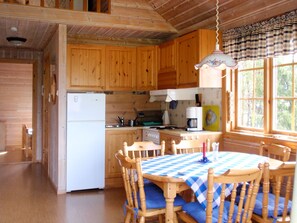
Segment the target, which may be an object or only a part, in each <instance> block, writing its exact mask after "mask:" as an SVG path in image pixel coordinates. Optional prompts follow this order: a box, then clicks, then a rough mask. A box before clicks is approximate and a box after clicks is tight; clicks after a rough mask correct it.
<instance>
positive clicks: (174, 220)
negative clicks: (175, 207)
mask: <svg viewBox="0 0 297 223" xmlns="http://www.w3.org/2000/svg"><path fill="white" fill-rule="evenodd" d="M173 222H174V223H178V220H177V215H176V212H174V213H173Z"/></svg>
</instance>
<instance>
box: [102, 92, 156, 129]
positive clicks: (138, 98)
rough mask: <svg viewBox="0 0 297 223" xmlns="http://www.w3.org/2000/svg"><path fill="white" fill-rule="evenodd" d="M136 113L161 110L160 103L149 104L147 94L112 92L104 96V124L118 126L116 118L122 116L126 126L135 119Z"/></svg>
mask: <svg viewBox="0 0 297 223" xmlns="http://www.w3.org/2000/svg"><path fill="white" fill-rule="evenodd" d="M134 108H135V109H136V110H137V111H148V110H161V102H149V94H148V92H143V93H140V94H137V93H135V92H134V93H133V92H113V94H107V95H106V118H105V119H106V124H118V116H123V117H124V118H125V122H126V124H127V122H128V120H129V119H133V120H134V119H135V118H136V112H135V110H134Z"/></svg>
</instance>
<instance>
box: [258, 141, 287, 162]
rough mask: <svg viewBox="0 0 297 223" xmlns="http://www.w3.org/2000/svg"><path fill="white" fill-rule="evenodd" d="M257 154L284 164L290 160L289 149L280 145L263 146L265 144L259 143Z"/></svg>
mask: <svg viewBox="0 0 297 223" xmlns="http://www.w3.org/2000/svg"><path fill="white" fill-rule="evenodd" d="M259 154H260V155H261V156H267V157H270V158H273V159H277V160H281V161H283V162H286V161H288V160H289V159H290V154H291V148H289V147H288V146H284V145H280V144H265V142H260V150H259Z"/></svg>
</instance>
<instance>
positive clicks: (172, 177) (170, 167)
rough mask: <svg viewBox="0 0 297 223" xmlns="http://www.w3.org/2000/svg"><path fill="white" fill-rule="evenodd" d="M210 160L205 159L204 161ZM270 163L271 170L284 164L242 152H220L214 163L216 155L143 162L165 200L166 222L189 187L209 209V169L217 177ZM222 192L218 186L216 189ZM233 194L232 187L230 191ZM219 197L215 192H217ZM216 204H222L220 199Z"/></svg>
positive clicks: (144, 172)
mask: <svg viewBox="0 0 297 223" xmlns="http://www.w3.org/2000/svg"><path fill="white" fill-rule="evenodd" d="M205 157H206V158H207V159H206V160H205V159H203V158H205ZM264 162H268V163H269V166H270V168H276V167H277V166H279V165H281V164H282V162H281V161H278V160H275V159H271V158H268V157H265V156H260V155H256V154H248V153H241V152H227V151H221V152H219V153H218V159H216V160H215V161H213V152H207V154H206V155H205V154H203V153H200V152H199V153H190V154H177V155H165V156H159V157H155V158H152V159H148V160H144V161H142V163H141V166H142V172H143V177H144V178H146V179H148V180H150V181H151V182H153V183H154V184H156V185H158V186H159V187H160V188H161V189H162V190H163V194H164V197H165V200H166V210H165V222H166V223H173V222H174V221H173V219H174V209H173V207H174V205H173V202H174V198H175V197H176V195H177V194H178V193H180V192H182V191H185V190H187V189H189V188H191V189H192V191H193V192H194V194H195V196H196V198H197V201H198V202H200V203H201V204H202V205H204V206H205V207H206V203H207V201H206V196H207V175H208V169H209V168H213V169H214V173H215V174H216V175H219V174H223V173H225V172H226V171H227V170H229V169H245V168H246V169H248V168H258V165H259V163H264ZM216 189H219V187H217V188H215V190H216ZM229 190H230V191H231V190H232V188H230V189H229ZM215 194H216V193H215ZM214 203H217V204H219V196H218V195H217V196H215V198H214Z"/></svg>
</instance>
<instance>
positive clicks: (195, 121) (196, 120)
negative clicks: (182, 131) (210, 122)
mask: <svg viewBox="0 0 297 223" xmlns="http://www.w3.org/2000/svg"><path fill="white" fill-rule="evenodd" d="M186 118H187V128H186V130H187V131H192V132H195V131H202V130H203V129H202V107H188V108H187V110H186Z"/></svg>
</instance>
